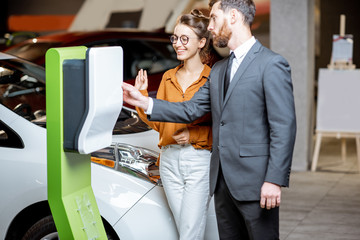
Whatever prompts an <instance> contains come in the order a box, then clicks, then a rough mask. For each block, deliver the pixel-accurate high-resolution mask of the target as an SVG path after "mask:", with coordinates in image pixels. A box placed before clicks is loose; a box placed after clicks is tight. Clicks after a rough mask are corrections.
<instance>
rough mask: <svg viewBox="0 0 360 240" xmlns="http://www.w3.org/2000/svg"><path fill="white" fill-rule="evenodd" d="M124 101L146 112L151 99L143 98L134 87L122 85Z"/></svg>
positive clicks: (126, 84)
mask: <svg viewBox="0 0 360 240" xmlns="http://www.w3.org/2000/svg"><path fill="white" fill-rule="evenodd" d="M122 88H123V97H124V101H125V102H127V103H128V104H130V105H133V106H136V107H140V108H142V109H144V110H145V111H146V110H147V108H148V107H149V98H148V97H146V96H143V95H142V94H141V93H140V92H139V90H137V89H136V88H135V87H134V86H133V85H131V84H128V83H124V82H123V84H122Z"/></svg>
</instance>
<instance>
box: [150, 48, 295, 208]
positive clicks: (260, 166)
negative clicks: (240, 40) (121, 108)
mask: <svg viewBox="0 0 360 240" xmlns="http://www.w3.org/2000/svg"><path fill="white" fill-rule="evenodd" d="M226 65H227V58H225V59H223V60H221V61H219V62H217V63H216V64H215V65H214V66H213V68H212V70H211V73H210V76H209V81H208V82H207V83H206V84H205V85H204V86H203V87H202V88H200V89H199V91H198V92H197V93H196V94H195V95H194V97H193V98H192V99H191V100H190V101H187V102H182V103H170V102H166V101H162V100H157V99H154V106H153V110H152V114H151V115H149V116H148V118H149V120H151V121H164V122H180V123H190V122H193V121H194V120H196V119H197V118H199V117H201V116H203V115H204V114H205V113H207V112H209V111H211V114H212V120H213V123H212V124H213V126H212V130H213V149H212V155H211V164H210V194H211V195H212V194H213V193H214V191H215V187H216V182H217V177H218V173H219V167H220V165H221V169H222V172H223V175H224V178H225V181H226V183H227V185H228V188H229V190H230V192H231V194H232V196H233V197H235V199H237V200H239V201H256V200H259V199H260V190H261V187H262V185H263V183H264V181H266V182H271V183H275V184H278V185H280V186H285V187H287V186H288V185H289V175H290V168H291V162H292V154H293V148H294V142H295V135H296V119H295V108H294V97H293V87H292V81H291V73H290V67H289V64H288V63H287V61H286V60H285V59H284V58H283V57H282V56H280V55H278V54H276V53H274V52H272V51H271V50H269V49H267V48H266V47H264V46H262V45H261V43H259V42H258V41H256V43H255V44H254V45H253V47H252V48H251V49H250V51H249V52H248V53H247V54H246V56H245V58H244V60H243V62H242V63H241V64H240V66H239V68H238V70H237V72H236V73H235V75H234V77H233V79H232V81H231V83H230V85H229V88H228V91H227V93H226V96H225V98H224V97H223V92H224V91H223V85H224V84H223V81H224V77H225V72H226ZM160 164H161V163H160Z"/></svg>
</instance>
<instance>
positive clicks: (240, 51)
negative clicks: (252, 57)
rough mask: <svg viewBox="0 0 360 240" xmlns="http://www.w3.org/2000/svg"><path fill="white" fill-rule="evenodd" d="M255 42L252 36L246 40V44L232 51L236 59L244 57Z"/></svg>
mask: <svg viewBox="0 0 360 240" xmlns="http://www.w3.org/2000/svg"><path fill="white" fill-rule="evenodd" d="M255 42H256V40H255V37H254V36H252V37H251V38H250V39H248V40H246V42H244V43H243V44H241V45H240V46H239V47H237V48H236V49H235V50H234V54H235V57H236V59H240V58H241V57H243V56H245V55H246V53H247V52H248V51H249V50H250V48H251V47H252V46H253V45H254V44H255ZM230 52H231V51H230Z"/></svg>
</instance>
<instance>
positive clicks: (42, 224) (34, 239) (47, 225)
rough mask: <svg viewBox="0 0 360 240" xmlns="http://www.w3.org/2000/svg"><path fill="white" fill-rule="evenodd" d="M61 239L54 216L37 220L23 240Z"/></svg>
mask: <svg viewBox="0 0 360 240" xmlns="http://www.w3.org/2000/svg"><path fill="white" fill-rule="evenodd" d="M55 239H59V236H58V233H57V231H56V226H55V222H54V219H53V217H52V216H47V217H44V218H42V219H40V220H39V221H37V222H36V223H35V224H34V225H33V226H32V227H31V228H30V229H29V230H28V231H27V232H26V233H25V235H24V237H23V238H22V240H55Z"/></svg>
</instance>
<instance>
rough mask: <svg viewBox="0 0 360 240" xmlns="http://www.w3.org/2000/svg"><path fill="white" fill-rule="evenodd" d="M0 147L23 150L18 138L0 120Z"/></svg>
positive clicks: (22, 144)
mask: <svg viewBox="0 0 360 240" xmlns="http://www.w3.org/2000/svg"><path fill="white" fill-rule="evenodd" d="M0 147H9V148H24V143H23V141H22V140H21V138H20V136H19V135H18V134H17V133H16V132H15V131H14V130H12V129H11V128H9V127H8V126H7V125H6V124H5V123H3V122H2V121H1V120H0Z"/></svg>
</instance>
